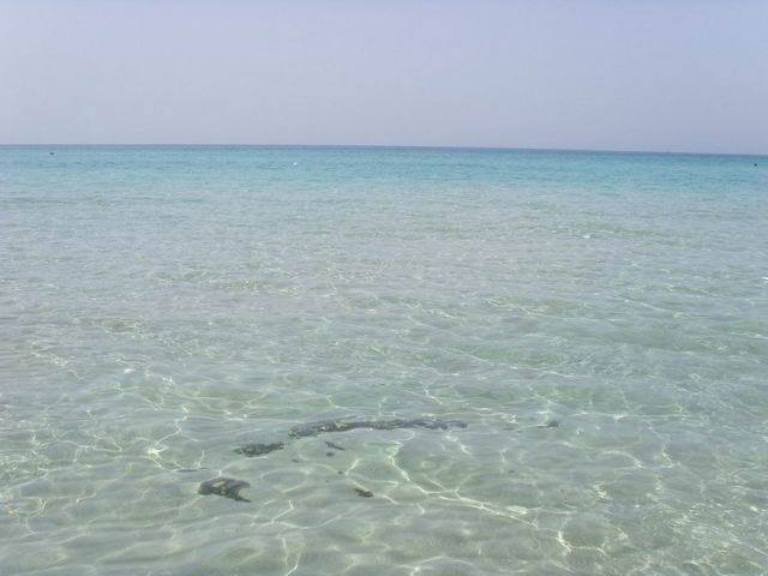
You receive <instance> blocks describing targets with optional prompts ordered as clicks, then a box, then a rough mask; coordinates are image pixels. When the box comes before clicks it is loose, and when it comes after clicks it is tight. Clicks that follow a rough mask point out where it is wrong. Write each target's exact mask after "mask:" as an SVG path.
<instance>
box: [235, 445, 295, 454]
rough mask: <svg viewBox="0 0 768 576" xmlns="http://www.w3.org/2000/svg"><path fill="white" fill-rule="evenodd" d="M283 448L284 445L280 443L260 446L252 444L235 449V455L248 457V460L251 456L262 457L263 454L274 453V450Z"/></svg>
mask: <svg viewBox="0 0 768 576" xmlns="http://www.w3.org/2000/svg"><path fill="white" fill-rule="evenodd" d="M284 447H285V444H284V443H282V442H275V443H273V444H260V443H253V444H246V445H245V446H241V447H240V448H235V453H236V454H242V455H243V456H248V457H249V458H251V457H253V456H262V455H264V454H269V453H270V452H274V451H275V450H282V449H283V448H284Z"/></svg>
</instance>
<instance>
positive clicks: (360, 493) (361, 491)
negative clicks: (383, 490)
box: [355, 488, 373, 498]
mask: <svg viewBox="0 0 768 576" xmlns="http://www.w3.org/2000/svg"><path fill="white" fill-rule="evenodd" d="M355 492H357V495H358V496H360V497H362V498H373V492H371V491H370V490H364V489H363V488H355Z"/></svg>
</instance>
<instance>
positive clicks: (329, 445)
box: [325, 440, 346, 451]
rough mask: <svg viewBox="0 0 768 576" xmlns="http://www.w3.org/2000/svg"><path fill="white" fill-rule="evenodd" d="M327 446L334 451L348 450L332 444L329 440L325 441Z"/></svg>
mask: <svg viewBox="0 0 768 576" xmlns="http://www.w3.org/2000/svg"><path fill="white" fill-rule="evenodd" d="M325 445H326V446H328V448H333V449H334V450H342V451H343V450H346V448H342V447H341V446H339V445H338V444H334V443H333V442H330V441H328V440H326V441H325Z"/></svg>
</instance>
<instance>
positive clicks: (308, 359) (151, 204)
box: [0, 147, 768, 576]
mask: <svg viewBox="0 0 768 576" xmlns="http://www.w3.org/2000/svg"><path fill="white" fill-rule="evenodd" d="M51 152H53V154H51ZM755 163H757V166H755V165H754V164H755ZM0 256H1V258H0V574H3V575H5V574H9V575H16V574H19V575H30V576H31V575H35V576H38V575H51V576H52V575H56V576H63V575H70V574H72V575H86V576H87V575H110V576H111V575H126V576H127V575H152V576H177V575H178V576H186V575H191V576H197V575H199V576H203V575H206V576H208V575H221V576H225V575H240V574H242V575H246V574H249V575H250V574H259V575H272V574H274V575H289V574H293V575H296V576H298V575H325V574H328V575H331V574H333V575H337V574H344V575H350V576H351V575H369V574H377V575H378V574H382V575H404V576H405V575H409V576H410V575H430V574H434V575H448V574H461V575H486V574H489V575H490V574H505V575H507V574H532V575H534V574H535V575H561V574H562V575H566V574H580V575H593V574H609V575H629V574H634V575H640V574H643V575H645V574H648V575H651V574H683V575H715V574H733V575H746V574H755V575H756V574H766V573H768V544H767V543H768V380H767V379H766V378H767V376H766V375H767V374H768V159H766V158H749V157H736V156H733V157H721V156H677V155H642V154H599V153H562V152H521V151H492V150H488V151H471V150H467V151H462V150H420V149H343V148H324V149H311V148H205V147H201V148H185V147H167V148H162V147H161V148H140V147H136V148H133V147H105V148H86V147H57V148H9V147H5V148H0ZM395 418H401V419H412V418H425V419H445V420H451V421H454V420H457V421H461V422H463V423H465V424H466V427H465V428H461V427H458V426H454V427H449V428H447V429H440V428H437V429H430V428H424V427H397V428H393V429H367V428H360V429H354V430H347V431H337V432H329V433H327V434H323V435H318V436H308V437H300V438H291V437H290V435H289V431H290V429H291V428H292V427H294V426H298V425H304V424H307V423H311V422H315V421H318V420H325V419H336V420H337V421H347V420H349V421H362V420H375V421H390V420H392V419H395ZM429 421H430V422H431V421H432V420H429ZM279 442H283V443H284V448H283V449H281V450H275V451H273V452H271V453H269V454H265V455H261V456H257V457H252V458H249V457H246V456H244V455H242V454H238V453H235V452H234V450H235V449H236V448H238V447H240V446H243V445H245V444H248V443H279ZM326 442H330V444H326ZM219 476H224V477H228V478H233V479H237V480H242V481H245V482H247V483H249V484H250V486H248V487H246V488H244V489H243V490H242V491H241V492H240V494H241V496H243V497H245V498H247V499H248V500H250V502H245V501H236V500H233V499H229V498H224V497H221V496H219V495H216V494H208V495H203V494H200V493H198V489H199V486H200V484H201V483H202V482H205V481H207V480H210V479H213V478H217V477H219ZM358 490H359V491H361V492H362V493H363V494H365V496H366V497H363V494H361V492H359V491H358ZM366 491H367V492H366ZM368 493H372V494H373V495H372V496H371V497H367V496H368V495H369V494H368Z"/></svg>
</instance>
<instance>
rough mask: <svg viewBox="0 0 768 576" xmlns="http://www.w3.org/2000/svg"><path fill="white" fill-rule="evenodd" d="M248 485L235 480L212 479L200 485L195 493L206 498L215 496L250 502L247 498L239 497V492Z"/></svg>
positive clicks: (243, 481) (242, 481)
mask: <svg viewBox="0 0 768 576" xmlns="http://www.w3.org/2000/svg"><path fill="white" fill-rule="evenodd" d="M249 486H250V484H249V483H248V482H246V481H245V480H235V479H234V478H212V479H211V480H206V481H205V482H203V483H202V484H200V488H198V490H197V493H198V494H202V495H204V496H207V495H209V494H215V495H216V496H224V498H230V499H232V500H237V501H238V502H250V500H248V499H247V498H244V497H242V496H240V490H242V489H243V488H248V487H249Z"/></svg>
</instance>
